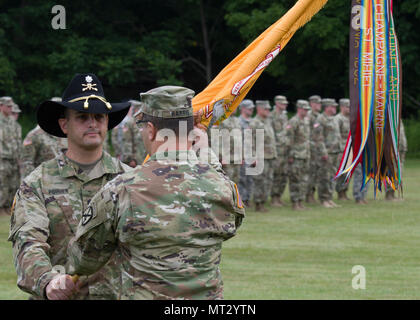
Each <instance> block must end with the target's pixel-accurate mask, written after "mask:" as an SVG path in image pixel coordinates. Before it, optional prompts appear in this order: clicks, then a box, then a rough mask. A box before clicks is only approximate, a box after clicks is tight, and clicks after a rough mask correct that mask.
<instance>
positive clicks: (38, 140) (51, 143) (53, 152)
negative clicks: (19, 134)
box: [21, 125, 67, 179]
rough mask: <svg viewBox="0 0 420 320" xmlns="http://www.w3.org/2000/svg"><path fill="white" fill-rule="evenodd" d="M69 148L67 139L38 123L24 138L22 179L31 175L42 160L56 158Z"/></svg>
mask: <svg viewBox="0 0 420 320" xmlns="http://www.w3.org/2000/svg"><path fill="white" fill-rule="evenodd" d="M63 149H67V139H66V138H58V137H55V136H53V135H50V134H48V133H46V132H45V131H44V130H42V129H41V127H40V126H39V125H37V126H36V127H35V128H34V129H32V130H31V131H29V133H28V134H27V135H26V137H25V139H24V140H23V148H22V164H21V176H22V179H23V178H24V177H26V176H27V175H29V174H30V173H31V172H32V171H33V170H34V169H35V168H36V167H38V166H39V165H40V164H41V163H42V162H44V161H47V160H51V159H54V158H55V157H56V156H58V155H59V154H61V152H62V150H63Z"/></svg>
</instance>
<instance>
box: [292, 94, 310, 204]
mask: <svg viewBox="0 0 420 320" xmlns="http://www.w3.org/2000/svg"><path fill="white" fill-rule="evenodd" d="M297 105H298V108H305V109H306V110H310V107H309V104H308V102H307V101H305V100H298V103H297ZM309 131H310V127H309V120H308V118H307V117H305V118H304V119H300V117H299V116H298V115H295V116H294V117H293V118H292V119H290V121H289V123H288V124H287V126H286V136H287V147H286V155H287V158H288V159H290V158H291V159H293V162H292V163H289V170H288V173H289V190H290V199H291V201H292V203H293V204H299V203H301V202H302V201H304V199H305V195H306V190H307V188H308V177H309V160H310V156H311V153H310V141H309Z"/></svg>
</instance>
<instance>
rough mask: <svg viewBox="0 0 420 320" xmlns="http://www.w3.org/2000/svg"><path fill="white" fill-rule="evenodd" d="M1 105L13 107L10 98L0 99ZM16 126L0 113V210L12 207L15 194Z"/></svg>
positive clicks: (17, 137) (17, 143) (18, 148)
mask: <svg viewBox="0 0 420 320" xmlns="http://www.w3.org/2000/svg"><path fill="white" fill-rule="evenodd" d="M1 103H2V104H6V105H10V106H12V105H13V100H12V99H11V98H10V97H4V99H3V98H2V102H1ZM17 126H18V124H17V122H16V121H15V120H14V119H13V118H12V117H9V116H8V117H6V116H5V115H4V114H3V113H2V112H0V209H2V208H4V209H8V208H10V207H11V206H12V202H13V196H14V194H15V192H16V187H17V186H16V179H17V178H16V171H17V170H18V156H19V152H20V147H19V145H20V144H21V141H18V139H19V134H18V130H19V129H18V128H17Z"/></svg>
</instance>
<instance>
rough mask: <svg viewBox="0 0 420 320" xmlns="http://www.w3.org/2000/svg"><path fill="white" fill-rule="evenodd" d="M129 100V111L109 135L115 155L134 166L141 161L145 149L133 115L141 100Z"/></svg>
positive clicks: (144, 154) (144, 155)
mask: <svg viewBox="0 0 420 320" xmlns="http://www.w3.org/2000/svg"><path fill="white" fill-rule="evenodd" d="M129 102H130V104H131V107H130V111H129V112H128V114H127V116H126V117H125V118H124V120H123V121H121V123H120V124H119V125H118V126H117V127H115V128H114V129H112V133H111V137H112V145H113V147H114V152H115V156H116V157H117V158H118V159H120V160H121V161H122V162H124V163H125V164H128V165H129V166H130V167H133V168H134V167H135V166H137V165H139V164H142V163H143V160H144V159H145V157H146V150H145V148H144V145H143V140H142V139H141V135H140V132H139V130H138V129H137V126H136V123H135V119H134V117H133V115H134V114H135V113H136V112H137V111H138V110H139V108H140V107H141V102H140V101H137V100H129Z"/></svg>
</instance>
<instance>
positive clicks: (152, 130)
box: [146, 122, 158, 141]
mask: <svg viewBox="0 0 420 320" xmlns="http://www.w3.org/2000/svg"><path fill="white" fill-rule="evenodd" d="M146 132H147V136H148V138H149V140H150V141H155V140H156V135H157V132H158V130H157V128H156V127H155V125H154V124H153V123H151V122H148V123H147V124H146Z"/></svg>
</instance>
